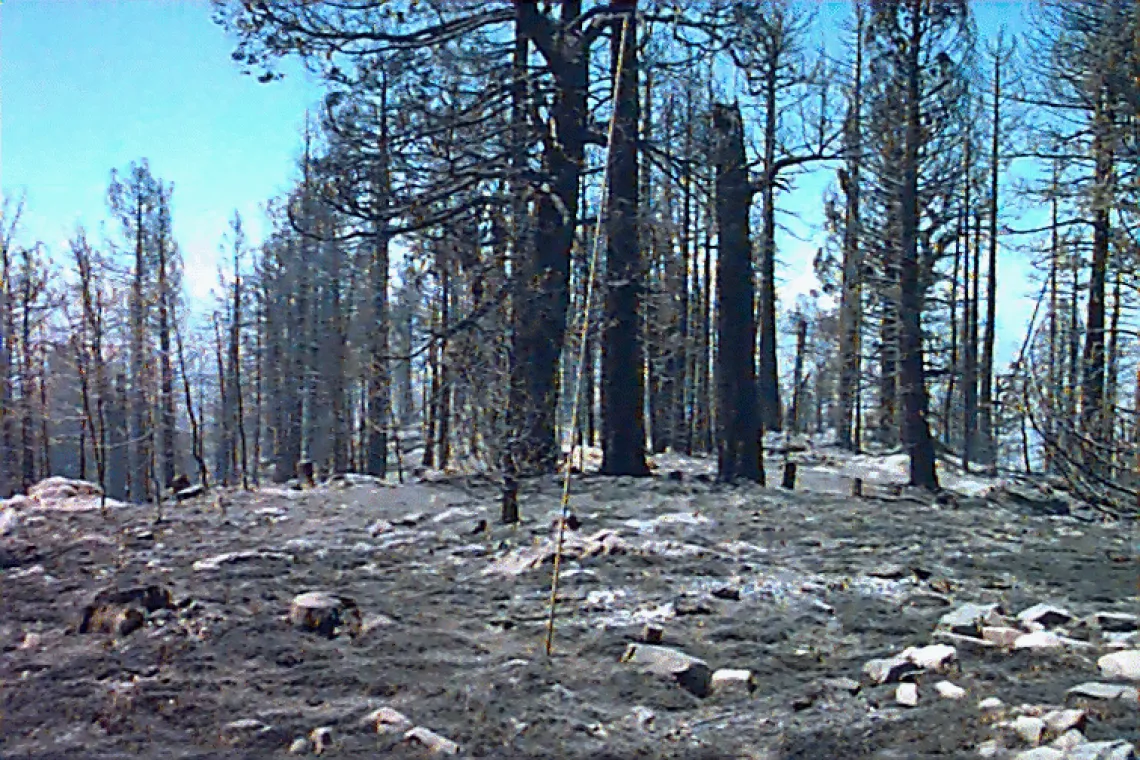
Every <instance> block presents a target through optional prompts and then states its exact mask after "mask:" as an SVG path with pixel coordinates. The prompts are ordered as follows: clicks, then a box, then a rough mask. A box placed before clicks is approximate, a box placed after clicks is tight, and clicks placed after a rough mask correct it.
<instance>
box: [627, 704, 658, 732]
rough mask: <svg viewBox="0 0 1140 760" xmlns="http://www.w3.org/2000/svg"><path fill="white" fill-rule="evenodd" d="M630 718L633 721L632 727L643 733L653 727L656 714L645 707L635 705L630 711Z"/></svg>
mask: <svg viewBox="0 0 1140 760" xmlns="http://www.w3.org/2000/svg"><path fill="white" fill-rule="evenodd" d="M629 713H630V718H631V719H632V720H633V722H634V725H636V726H637V727H638V728H640V729H642V730H643V731H647V730H649V728H650V727H651V726H652V725H653V721H654V720H656V719H657V713H655V712H653V710H651V709H649V708H648V707H645V706H644V705H636V706H634V707H633V708H632V709H631V710H630V711H629Z"/></svg>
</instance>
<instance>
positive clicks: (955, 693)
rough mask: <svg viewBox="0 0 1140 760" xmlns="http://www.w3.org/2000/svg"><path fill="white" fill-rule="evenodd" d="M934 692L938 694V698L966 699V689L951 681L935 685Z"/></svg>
mask: <svg viewBox="0 0 1140 760" xmlns="http://www.w3.org/2000/svg"><path fill="white" fill-rule="evenodd" d="M934 690H935V691H936V692H938V696H940V697H943V698H944V699H964V698H965V697H966V690H965V689H963V688H962V687H961V686H958V685H957V684H953V683H950V682H949V681H939V682H938V683H936V684H934Z"/></svg>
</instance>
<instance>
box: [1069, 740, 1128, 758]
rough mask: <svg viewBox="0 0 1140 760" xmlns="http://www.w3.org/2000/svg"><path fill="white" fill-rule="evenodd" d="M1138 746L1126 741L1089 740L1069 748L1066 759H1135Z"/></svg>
mask: <svg viewBox="0 0 1140 760" xmlns="http://www.w3.org/2000/svg"><path fill="white" fill-rule="evenodd" d="M1135 757H1136V748H1135V747H1133V746H1132V744H1130V743H1129V742H1126V741H1115V742H1089V743H1088V744H1081V745H1080V746H1077V747H1074V748H1073V749H1071V750H1069V752H1068V753H1067V754H1066V755H1065V760H1134V758H1135Z"/></svg>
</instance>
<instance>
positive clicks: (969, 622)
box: [938, 603, 999, 636]
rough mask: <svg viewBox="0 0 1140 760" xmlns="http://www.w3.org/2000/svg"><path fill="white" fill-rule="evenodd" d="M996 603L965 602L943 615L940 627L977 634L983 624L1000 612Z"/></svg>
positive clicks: (962, 632) (966, 633)
mask: <svg viewBox="0 0 1140 760" xmlns="http://www.w3.org/2000/svg"><path fill="white" fill-rule="evenodd" d="M998 609H999V608H998V605H996V604H972V603H970V604H963V605H962V606H961V607H958V608H957V609H954V610H951V611H950V612H947V613H946V614H945V615H943V616H942V617H941V618H940V619H939V621H938V627H939V628H945V629H947V630H950V631H953V632H954V633H961V634H965V635H967V636H972V635H975V634H977V632H978V628H979V627H981V624H982V623H983V622H984V621H986V620H987V618H989V617H991V616H992V615H996V614H998Z"/></svg>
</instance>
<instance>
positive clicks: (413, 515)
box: [392, 512, 427, 731]
mask: <svg viewBox="0 0 1140 760" xmlns="http://www.w3.org/2000/svg"><path fill="white" fill-rule="evenodd" d="M423 519H424V513H423V512H409V513H408V514H406V515H404V516H403V517H397V518H396V519H395V520H393V521H392V524H393V525H398V526H400V527H401V528H410V527H412V526H413V525H416V524H418V523H420V522H421V521H422V520H423ZM424 730H425V731H426V730H427V729H424Z"/></svg>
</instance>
